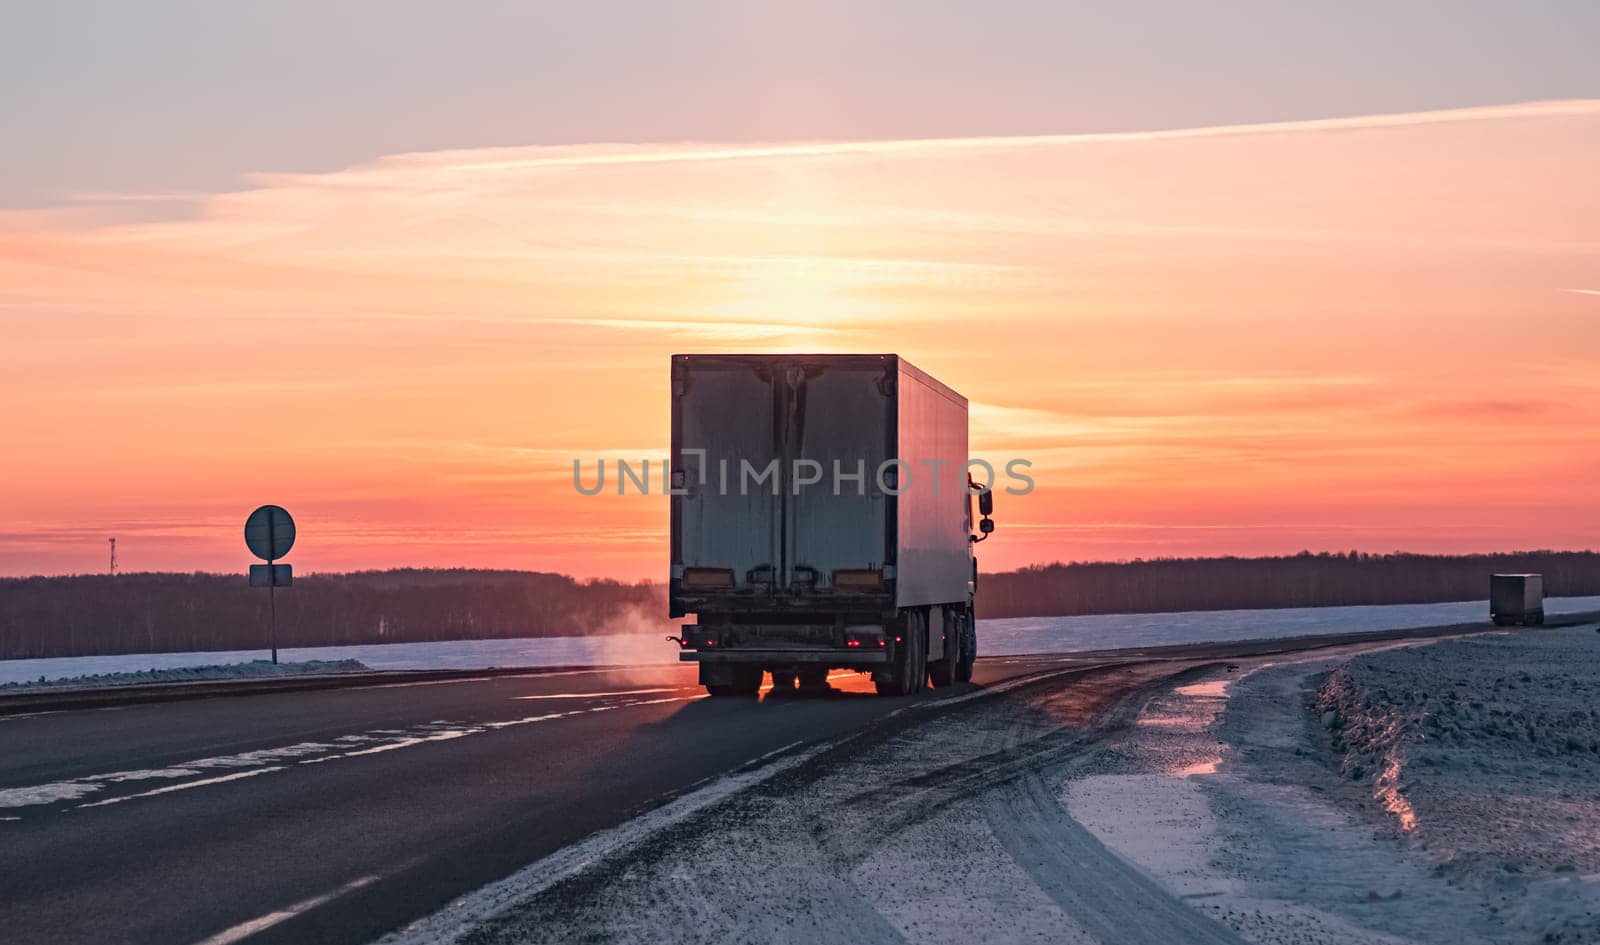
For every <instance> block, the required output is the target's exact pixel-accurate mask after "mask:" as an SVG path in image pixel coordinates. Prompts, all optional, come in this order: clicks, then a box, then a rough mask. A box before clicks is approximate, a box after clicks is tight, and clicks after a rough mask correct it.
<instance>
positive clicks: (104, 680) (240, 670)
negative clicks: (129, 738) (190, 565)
mask: <svg viewBox="0 0 1600 945" xmlns="http://www.w3.org/2000/svg"><path fill="white" fill-rule="evenodd" d="M365 672H370V670H369V668H368V667H367V666H366V664H364V663H362V662H361V661H360V660H308V661H305V662H299V663H273V662H271V661H270V660H254V661H252V662H249V663H227V664H222V665H214V666H180V667H174V668H171V669H147V670H142V671H139V672H125V673H96V674H93V675H89V676H69V677H65V678H59V679H47V678H45V677H43V676H41V677H39V678H38V679H37V680H30V681H26V682H7V683H0V693H15V692H31V691H34V690H47V689H49V690H54V689H102V688H108V687H115V686H138V685H147V684H149V683H173V682H205V681H207V680H225V679H268V678H276V677H287V676H321V675H328V674H337V673H365Z"/></svg>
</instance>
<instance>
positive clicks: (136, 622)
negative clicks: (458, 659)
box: [0, 569, 673, 659]
mask: <svg viewBox="0 0 1600 945" xmlns="http://www.w3.org/2000/svg"><path fill="white" fill-rule="evenodd" d="M276 593H277V600H278V646H280V647H288V646H338V645H344V644H359V643H414V642H419V641H425V640H486V639H501V638H507V637H548V636H581V635H585V634H591V633H626V632H631V631H638V630H649V631H654V630H657V629H661V630H662V631H663V633H665V632H666V628H668V627H671V626H673V624H672V623H671V622H669V621H668V620H667V619H666V617H665V615H666V612H667V602H666V594H665V590H664V589H663V588H661V587H660V586H659V585H650V584H622V583H618V582H616V581H577V580H574V579H572V578H570V577H567V576H566V575H563V574H544V573H541V572H537V571H473V570H461V569H452V570H414V569H405V570H396V571H360V572H354V573H351V574H315V575H309V576H307V577H296V578H295V579H294V584H293V585H291V586H289V587H286V588H279V589H278V590H277V592H276ZM266 642H267V592H266V591H265V590H263V589H262V588H258V587H257V588H253V587H250V586H249V585H248V583H247V582H246V579H245V577H244V575H242V574H161V573H144V574H119V575H116V576H115V577H112V576H110V575H75V576H71V577H31V578H5V579H0V659H24V658H29V657H41V656H85V655H91V654H113V653H161V652H175V651H200V650H247V649H260V648H263V647H265V646H266Z"/></svg>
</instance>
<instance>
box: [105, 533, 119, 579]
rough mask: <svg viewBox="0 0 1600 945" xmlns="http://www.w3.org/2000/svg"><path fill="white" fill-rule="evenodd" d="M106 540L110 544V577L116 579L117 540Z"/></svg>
mask: <svg viewBox="0 0 1600 945" xmlns="http://www.w3.org/2000/svg"><path fill="white" fill-rule="evenodd" d="M106 540H107V541H109V542H111V576H112V577H116V576H117V540H116V539H115V538H108V539H106Z"/></svg>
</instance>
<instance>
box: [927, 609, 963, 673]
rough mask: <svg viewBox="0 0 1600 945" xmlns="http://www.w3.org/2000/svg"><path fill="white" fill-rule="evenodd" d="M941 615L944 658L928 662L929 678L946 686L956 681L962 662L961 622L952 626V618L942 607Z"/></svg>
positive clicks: (956, 622)
mask: <svg viewBox="0 0 1600 945" xmlns="http://www.w3.org/2000/svg"><path fill="white" fill-rule="evenodd" d="M940 617H941V618H942V619H943V622H944V626H943V627H942V628H941V632H942V633H943V634H944V637H945V640H944V659H938V660H933V661H932V662H930V663H929V664H928V678H929V679H931V680H932V681H933V684H934V685H935V686H938V687H939V688H941V689H942V688H944V687H945V686H948V685H950V684H951V683H953V682H954V681H955V675H956V668H957V667H958V666H959V665H960V664H961V638H962V632H961V622H960V621H959V620H958V621H955V626H954V627H952V626H950V623H951V621H950V619H949V618H948V617H946V616H945V613H944V609H943V608H940Z"/></svg>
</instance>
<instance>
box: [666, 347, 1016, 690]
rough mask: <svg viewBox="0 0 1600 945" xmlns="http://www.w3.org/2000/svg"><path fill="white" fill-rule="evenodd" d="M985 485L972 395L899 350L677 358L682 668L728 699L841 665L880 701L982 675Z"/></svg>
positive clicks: (816, 683) (675, 610) (988, 526)
mask: <svg viewBox="0 0 1600 945" xmlns="http://www.w3.org/2000/svg"><path fill="white" fill-rule="evenodd" d="M974 478H975V477H972V476H969V474H968V457H967V400H966V398H965V397H963V396H961V395H960V394H958V393H956V392H955V391H954V390H951V389H950V388H949V387H947V386H946V385H944V384H942V383H940V382H939V381H937V380H935V379H934V378H933V377H932V376H930V375H928V374H926V373H925V372H923V371H921V370H918V369H917V368H916V367H915V366H913V365H912V364H911V363H910V362H909V361H907V360H906V359H904V358H902V357H899V356H898V355H893V354H859V355H857V354H850V355H843V354H838V355H766V354H761V355H743V354H741V355H729V354H712V355H686V354H678V355H673V356H672V472H671V476H670V486H669V492H670V500H669V505H670V508H671V512H670V518H671V524H670V530H671V557H672V561H671V574H670V578H669V585H668V597H669V607H670V613H671V616H672V617H673V618H686V617H690V616H691V615H692V617H693V622H692V623H685V624H683V625H682V629H681V631H680V633H681V635H680V636H678V637H673V638H671V639H673V640H675V641H676V642H677V643H678V645H679V647H680V649H681V652H680V654H679V658H680V659H681V660H683V661H686V662H694V663H698V664H699V679H700V683H701V684H702V685H704V686H705V687H706V690H707V691H708V692H709V693H710V694H711V695H712V696H719V697H729V696H746V697H748V696H753V695H755V694H757V693H758V692H759V691H760V689H761V686H762V682H763V679H764V676H765V675H766V674H770V675H771V677H772V682H773V686H774V687H778V688H790V687H796V686H799V687H802V688H824V687H826V686H827V679H828V673H829V671H830V670H833V669H850V670H857V671H862V672H867V673H870V674H871V676H872V680H873V683H874V685H875V687H876V689H877V691H878V693H879V694H882V695H895V696H904V695H910V694H913V693H916V692H920V691H921V690H923V689H924V688H925V686H926V684H927V683H928V682H929V681H930V680H931V681H932V682H933V684H934V685H936V686H945V685H951V684H954V683H958V682H963V681H967V680H970V679H971V678H972V664H973V659H974V658H975V657H976V656H977V653H978V639H977V628H976V625H975V622H974V620H973V596H974V594H975V593H976V591H977V586H978V570H977V559H976V556H975V553H974V546H975V545H976V544H977V543H978V542H980V541H982V540H984V539H986V538H988V537H989V535H990V533H991V532H993V531H994V521H993V519H991V518H990V515H991V513H992V511H993V504H994V497H993V492H992V489H991V488H990V487H991V486H992V485H993V483H992V482H989V481H985V482H983V483H981V484H975V483H974ZM986 478H992V477H986ZM974 505H976V506H977V513H978V515H979V516H981V518H975V517H974V514H973V512H974Z"/></svg>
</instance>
